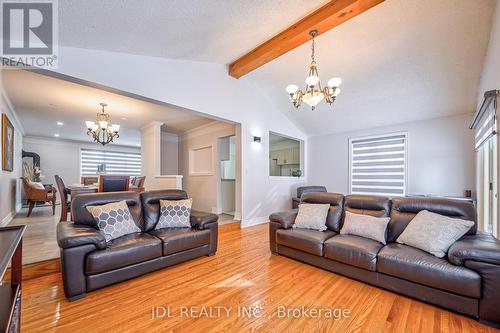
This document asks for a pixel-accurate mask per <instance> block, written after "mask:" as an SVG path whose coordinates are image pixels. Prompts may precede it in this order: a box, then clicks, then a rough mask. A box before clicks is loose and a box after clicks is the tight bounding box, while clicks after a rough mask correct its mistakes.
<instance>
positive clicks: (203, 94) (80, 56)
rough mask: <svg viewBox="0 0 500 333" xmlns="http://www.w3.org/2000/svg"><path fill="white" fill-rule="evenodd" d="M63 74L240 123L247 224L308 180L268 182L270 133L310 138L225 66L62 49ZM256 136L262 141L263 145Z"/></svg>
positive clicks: (283, 203) (285, 204)
mask: <svg viewBox="0 0 500 333" xmlns="http://www.w3.org/2000/svg"><path fill="white" fill-rule="evenodd" d="M58 72H59V73H62V74H66V75H70V76H73V77H78V78H81V79H83V80H87V81H90V82H94V83H97V84H102V85H105V86H108V87H112V88H115V89H119V90H123V91H127V92H131V93H134V94H138V95H142V96H145V97H149V98H152V99H156V100H158V101H162V102H166V103H170V104H174V105H177V106H181V107H184V108H187V109H191V110H194V111H197V112H202V113H205V114H207V115H211V116H213V117H219V118H222V119H226V120H229V121H233V122H235V123H239V124H241V142H240V144H241V166H242V169H241V198H242V203H241V204H242V207H241V211H242V219H243V220H242V226H247V225H252V224H256V223H263V222H266V221H267V216H268V215H269V214H270V213H272V212H275V211H277V210H282V209H286V208H289V207H290V206H291V204H290V197H291V194H292V193H293V192H294V190H295V188H296V187H297V186H298V185H300V184H303V183H304V182H305V180H306V179H304V178H301V179H291V178H287V179H279V180H274V179H270V178H269V170H268V169H269V165H268V164H269V161H268V154H269V151H268V150H269V148H268V137H269V135H268V133H269V131H273V132H276V133H281V134H285V135H288V136H291V137H295V138H298V139H302V140H306V139H307V138H306V136H305V135H304V133H303V132H302V131H300V130H299V129H298V128H297V126H295V124H293V123H292V122H291V121H290V120H289V119H288V118H287V117H285V115H283V114H282V113H281V111H280V110H279V109H278V108H277V107H276V106H275V105H274V104H273V103H272V102H271V101H269V100H268V99H267V98H266V96H264V94H262V93H261V92H260V91H259V90H258V89H257V88H256V87H255V86H254V85H253V84H252V83H251V82H250V81H249V80H248V79H247V78H241V79H239V80H236V79H234V78H232V77H230V76H229V75H228V74H227V68H226V66H224V65H219V64H211V63H204V62H194V61H184V60H173V59H164V58H156V57H147V56H138V55H130V54H123V53H114V52H104V51H96V50H88V49H79V48H71V47H63V46H60V47H59V69H58ZM283 85H284V86H285V85H286V82H283ZM254 135H256V136H260V137H262V143H261V144H260V145H256V144H254V143H253V136H254ZM306 144H307V143H306ZM306 175H307V172H306ZM237 186H238V185H237Z"/></svg>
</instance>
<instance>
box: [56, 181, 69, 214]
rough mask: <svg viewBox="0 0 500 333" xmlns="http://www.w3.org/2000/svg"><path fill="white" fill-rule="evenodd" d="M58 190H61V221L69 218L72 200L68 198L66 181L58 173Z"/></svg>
mask: <svg viewBox="0 0 500 333" xmlns="http://www.w3.org/2000/svg"><path fill="white" fill-rule="evenodd" d="M54 178H55V179H56V185H57V190H58V191H59V196H60V197H61V218H60V219H59V222H62V221H67V220H68V212H69V211H70V209H71V202H70V201H69V199H68V190H67V188H66V186H65V185H64V181H63V180H62V178H61V177H59V176H58V175H55V176H54Z"/></svg>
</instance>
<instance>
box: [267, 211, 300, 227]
mask: <svg viewBox="0 0 500 333" xmlns="http://www.w3.org/2000/svg"><path fill="white" fill-rule="evenodd" d="M298 212H299V210H298V209H291V210H287V211H284V212H278V213H274V214H271V215H269V220H270V221H271V222H277V223H280V224H281V227H282V228H283V229H290V228H291V227H292V226H293V224H294V223H295V218H296V217H297V213H298Z"/></svg>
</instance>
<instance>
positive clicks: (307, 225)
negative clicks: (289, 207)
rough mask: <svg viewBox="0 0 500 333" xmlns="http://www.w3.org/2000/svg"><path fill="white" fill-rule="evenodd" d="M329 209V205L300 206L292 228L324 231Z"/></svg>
mask: <svg viewBox="0 0 500 333" xmlns="http://www.w3.org/2000/svg"><path fill="white" fill-rule="evenodd" d="M329 208H330V204H305V203H302V204H300V205H299V212H298V214H297V217H296V218H295V224H294V225H293V228H299V229H314V230H319V231H324V230H326V217H327V216H328V209H329Z"/></svg>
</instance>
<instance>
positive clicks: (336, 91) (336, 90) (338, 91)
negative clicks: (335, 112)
mask: <svg viewBox="0 0 500 333" xmlns="http://www.w3.org/2000/svg"><path fill="white" fill-rule="evenodd" d="M339 94H340V88H337V89H335V91H334V92H333V97H337V96H338V95H339Z"/></svg>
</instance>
